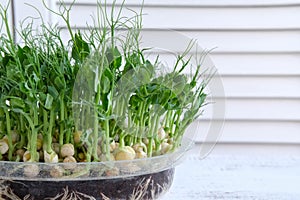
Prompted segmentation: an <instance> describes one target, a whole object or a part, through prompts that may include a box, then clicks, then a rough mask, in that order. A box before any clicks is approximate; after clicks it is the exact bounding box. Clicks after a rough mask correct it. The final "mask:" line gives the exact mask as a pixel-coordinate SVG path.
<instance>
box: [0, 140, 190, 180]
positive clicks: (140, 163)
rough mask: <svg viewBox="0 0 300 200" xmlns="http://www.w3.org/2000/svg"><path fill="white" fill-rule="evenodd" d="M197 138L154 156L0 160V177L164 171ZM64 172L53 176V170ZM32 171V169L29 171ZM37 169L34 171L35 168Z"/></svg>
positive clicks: (120, 175)
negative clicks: (78, 160) (87, 160)
mask: <svg viewBox="0 0 300 200" xmlns="http://www.w3.org/2000/svg"><path fill="white" fill-rule="evenodd" d="M193 145H194V142H193V141H192V140H190V139H187V138H183V139H182V142H181V145H180V147H178V148H177V149H176V150H175V151H174V152H172V153H168V154H165V155H160V156H155V157H151V158H143V159H134V160H130V161H128V160H123V161H106V162H90V163H84V162H83V163H75V164H74V163H67V164H66V163H55V164H52V163H51V164H48V163H24V162H8V161H1V162H0V179H2V180H37V181H51V180H55V181H60V180H61V181H71V180H101V179H112V178H126V177H130V176H139V175H144V174H151V173H157V172H161V171H164V170H167V169H170V168H174V167H175V166H176V165H177V164H179V163H180V162H181V160H182V158H183V157H184V155H185V153H186V152H187V151H188V150H190V149H191V148H192V146H193ZM31 169H32V170H33V171H37V172H36V174H35V175H34V176H28V175H27V176H26V175H25V173H24V170H25V171H26V170H27V174H28V170H31ZM53 170H54V172H55V170H57V171H58V172H60V173H61V175H60V176H58V177H53V175H51V174H50V173H51V171H52V172H53ZM29 172H30V171H29ZM32 173H34V172H32Z"/></svg>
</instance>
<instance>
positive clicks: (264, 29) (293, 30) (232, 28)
mask: <svg viewBox="0 0 300 200" xmlns="http://www.w3.org/2000/svg"><path fill="white" fill-rule="evenodd" d="M57 28H59V29H61V30H66V29H67V27H66V26H61V25H58V26H57ZM71 28H72V29H73V30H88V29H89V28H88V27H86V26H71ZM93 28H95V29H97V28H98V27H93ZM117 30H121V31H122V30H123V29H117ZM142 30H144V31H155V32H163V31H166V30H170V31H177V32H251V33H253V32H299V31H300V26H299V27H296V26H295V27H287V28H285V27H278V28H261V27H258V28H234V27H228V28H218V27H214V28H201V27H200V28H199V27H197V28H196V27H195V28H170V29H168V28H151V27H146V28H142Z"/></svg>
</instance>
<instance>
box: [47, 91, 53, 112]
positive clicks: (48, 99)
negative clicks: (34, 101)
mask: <svg viewBox="0 0 300 200" xmlns="http://www.w3.org/2000/svg"><path fill="white" fill-rule="evenodd" d="M52 103H53V97H52V96H51V95H50V94H47V98H46V102H45V108H46V109H48V110H50V109H51V107H52Z"/></svg>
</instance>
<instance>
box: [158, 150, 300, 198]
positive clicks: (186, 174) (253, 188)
mask: <svg viewBox="0 0 300 200" xmlns="http://www.w3.org/2000/svg"><path fill="white" fill-rule="evenodd" d="M299 166H300V156H299V155H298V156H289V155H280V156H276V155H273V156H255V155H247V156H241V155H233V154H231V155H227V156H226V155H212V156H208V157H207V158H205V159H202V160H201V159H199V157H198V156H197V155H196V154H194V155H190V156H189V157H188V158H187V159H186V160H185V161H184V162H183V163H182V164H180V165H179V166H178V167H176V171H175V179H174V182H173V185H172V187H171V189H170V191H169V192H168V193H167V194H166V195H165V196H164V197H163V198H161V199H162V200H214V199H217V200H219V199H220V200H235V199H240V200H299V199H300V190H299V186H300V167H299Z"/></svg>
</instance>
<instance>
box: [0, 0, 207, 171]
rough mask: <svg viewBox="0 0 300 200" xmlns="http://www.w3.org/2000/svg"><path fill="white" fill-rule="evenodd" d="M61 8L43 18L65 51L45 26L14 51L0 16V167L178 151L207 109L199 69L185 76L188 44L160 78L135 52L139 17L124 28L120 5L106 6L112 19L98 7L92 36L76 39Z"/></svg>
mask: <svg viewBox="0 0 300 200" xmlns="http://www.w3.org/2000/svg"><path fill="white" fill-rule="evenodd" d="M60 3H61V5H60V6H61V9H60V12H54V11H53V10H50V11H51V12H53V13H54V14H56V15H57V16H59V17H61V18H62V19H63V21H64V22H65V23H66V27H67V28H68V31H69V36H70V40H69V41H63V40H62V36H61V35H62V34H61V30H60V29H59V27H58V26H54V27H50V26H49V25H47V24H46V23H45V22H43V23H42V25H41V26H40V27H38V28H37V29H35V28H34V27H32V26H33V23H29V24H28V25H25V24H26V23H24V24H23V26H21V30H20V31H19V36H20V37H21V38H22V43H20V44H19V43H16V42H14V41H13V39H12V34H11V32H12V31H11V30H10V29H9V26H8V18H7V7H2V6H1V7H0V11H1V12H0V13H1V17H2V21H3V24H4V25H5V26H4V27H5V29H6V34H3V35H1V37H0V44H1V45H0V90H1V91H0V160H3V161H4V160H5V161H23V162H47V163H56V162H65V163H73V164H74V163H76V162H99V161H109V160H110V161H112V160H132V159H139V158H146V157H152V156H157V155H162V154H166V153H169V152H172V151H174V150H176V148H178V147H179V146H180V143H181V139H182V137H183V135H184V132H185V130H186V128H187V127H188V126H189V125H190V124H191V123H192V122H193V121H194V120H195V119H196V118H197V117H198V116H199V115H200V114H201V110H202V107H203V106H204V105H205V103H206V93H205V92H204V89H205V86H206V81H202V80H201V79H199V77H201V73H200V68H201V65H197V66H195V68H196V70H195V73H194V74H193V75H192V76H189V75H186V74H184V73H183V71H184V69H185V68H186V67H188V66H189V65H191V64H192V63H191V59H190V58H189V57H188V54H189V53H190V50H191V47H192V46H193V45H194V44H195V43H194V42H191V43H190V44H189V45H188V47H187V49H186V51H185V52H184V53H183V54H181V55H178V57H177V60H176V62H175V65H174V67H173V70H172V71H171V72H167V73H164V74H159V73H157V71H158V70H159V67H161V65H159V64H158V60H156V61H155V62H151V61H150V60H148V59H147V57H146V54H147V51H149V50H147V49H141V47H140V37H141V35H140V32H141V30H142V15H143V13H142V10H141V11H140V12H134V11H132V12H134V16H133V17H131V18H128V17H125V16H123V15H122V11H123V9H125V6H124V2H123V4H122V6H121V9H119V10H117V9H116V5H115V2H114V3H113V5H112V8H111V11H110V14H109V12H108V8H106V7H105V6H103V4H101V3H100V2H98V4H97V8H98V15H97V17H96V20H95V24H94V26H95V27H98V28H95V27H90V28H89V29H87V31H82V32H81V31H75V30H73V29H71V27H72V26H71V24H70V18H69V17H70V11H71V7H72V5H73V4H71V5H70V6H69V7H68V6H67V5H66V4H64V3H63V2H60ZM46 8H47V7H46ZM47 9H49V8H47ZM110 15H111V16H117V17H116V18H114V17H111V16H110ZM97 20H98V21H97ZM120 30H125V31H121V32H120ZM30 166H31V165H30ZM32 166H34V167H36V166H35V165H32ZM71 169H73V167H65V168H62V169H59V170H58V171H57V170H56V171H55V173H54V172H53V174H55V176H62V175H63V174H64V173H66V172H65V170H71ZM56 172H57V173H56ZM58 172H59V173H58ZM57 174H58V175H57ZM30 176H32V174H31V175H30Z"/></svg>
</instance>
